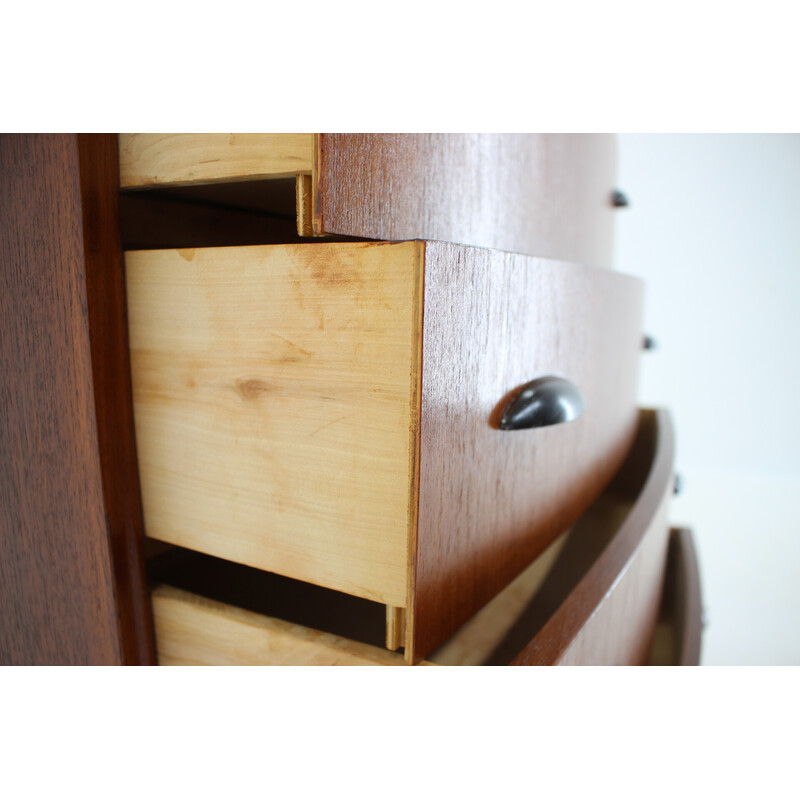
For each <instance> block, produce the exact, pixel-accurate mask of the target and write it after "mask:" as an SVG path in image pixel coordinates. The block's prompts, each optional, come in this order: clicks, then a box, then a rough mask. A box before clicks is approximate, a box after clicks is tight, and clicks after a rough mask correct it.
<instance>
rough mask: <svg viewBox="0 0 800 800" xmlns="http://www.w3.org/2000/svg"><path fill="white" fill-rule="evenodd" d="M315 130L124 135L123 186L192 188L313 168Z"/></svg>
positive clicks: (290, 174) (121, 148)
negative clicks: (199, 185) (303, 131)
mask: <svg viewBox="0 0 800 800" xmlns="http://www.w3.org/2000/svg"><path fill="white" fill-rule="evenodd" d="M313 154H314V134H313V133H121V134H119V169H120V184H121V186H122V188H123V189H131V188H135V187H145V186H188V185H191V184H200V183H221V182H223V181H225V182H231V181H254V180H263V179H266V178H289V177H293V176H295V175H297V174H300V173H306V172H310V171H311V168H312V162H313Z"/></svg>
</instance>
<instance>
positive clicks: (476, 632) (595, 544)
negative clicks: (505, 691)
mask: <svg viewBox="0 0 800 800" xmlns="http://www.w3.org/2000/svg"><path fill="white" fill-rule="evenodd" d="M672 450H673V447H672V432H671V426H670V422H669V418H668V415H667V414H666V413H664V412H655V413H654V412H642V415H641V418H640V425H639V430H638V435H637V439H636V441H635V443H634V446H633V448H632V451H631V453H630V455H629V457H628V459H627V460H626V462H625V464H624V465H623V468H622V469H621V470H620V472H619V473H618V475H617V476H616V477H615V479H614V480H613V482H612V483H611V485H610V486H609V487H608V488H607V489H606V491H605V492H604V493H603V494H602V495H601V496H600V497H599V498H598V499H597V500H596V501H595V503H593V504H592V506H591V507H590V508H589V509H588V511H587V512H586V513H585V514H584V515H583V516H582V517H581V519H580V520H579V521H578V523H577V524H576V525H574V526H573V527H572V528H571V529H570V530H568V531H566V532H564V533H562V534H561V535H560V536H559V537H558V538H557V539H556V541H555V542H554V543H553V544H552V545H551V546H550V547H549V548H548V549H547V550H546V551H545V552H544V553H543V554H542V555H541V556H540V557H539V558H538V559H536V560H535V561H534V562H533V564H531V565H530V566H529V567H527V568H526V569H525V570H524V571H523V572H522V574H521V575H519V576H518V577H517V578H516V579H515V580H514V581H513V582H512V583H511V584H510V585H509V586H508V587H506V588H505V589H504V590H503V591H502V592H500V593H499V594H498V595H497V596H496V597H495V598H494V599H493V600H492V601H491V602H490V603H489V604H487V605H486V606H485V607H484V608H483V609H481V611H480V612H479V613H478V614H476V615H475V616H474V617H473V618H472V619H470V620H469V621H468V622H467V623H466V624H465V625H463V626H462V627H461V628H460V629H459V630H458V631H457V632H456V633H455V634H454V635H453V636H452V637H450V639H449V640H448V641H447V642H446V643H445V644H443V645H442V646H441V647H440V648H438V649H437V650H436V651H435V652H433V653H432V654H431V655H430V657H429V661H428V663H432V664H442V665H453V666H457V665H479V664H509V663H514V664H530V663H535V664H636V663H643V662H644V661H645V660H646V659H647V654H648V651H650V647H651V642H652V640H653V634H654V631H655V627H656V619H657V616H658V608H659V604H660V601H661V596H662V595H661V587H662V583H663V578H664V570H665V565H666V555H667V548H666V544H667V522H666V512H667V506H668V501H669V495H670V493H671V486H672ZM189 557H190V558H194V560H195V561H200V562H202V561H203V559H202V557H199V556H189ZM204 572H205V575H204V574H203V573H204ZM173 574H174V577H175V578H176V581H175V583H176V584H177V585H174V586H173V585H166V584H164V585H160V586H158V587H157V588H156V589H155V590H154V592H153V611H154V619H155V627H156V636H157V645H158V652H159V661H160V663H162V664H316V665H337V664H344V665H360V664H365V665H400V664H402V663H404V660H403V658H402V657H401V656H399V655H397V654H395V653H390V652H387V651H386V650H385V649H382V648H381V647H380V641H379V640H380V636H379V634H378V632H377V631H376V626H375V625H374V624H373V623H371V622H370V620H369V616H370V610H369V608H366V607H365V606H364V605H358V604H357V603H355V602H348V601H347V600H346V598H344V597H337V596H335V594H334V595H332V596H328V597H325V596H322V595H319V594H317V596H315V595H314V592H315V591H316V590H314V589H313V587H308V585H305V587H306V588H305V589H304V588H303V586H300V585H298V586H289V587H288V588H287V587H284V588H283V591H281V586H280V583H279V582H277V581H276V580H275V579H269V578H267V576H266V575H265V574H263V573H260V574H256V573H255V571H253V573H251V575H250V579H251V580H252V581H253V582H254V583H253V586H252V588H251V591H249V593H244V594H242V593H240V594H239V595H238V596H237V597H235V598H234V597H233V596H232V594H231V590H230V587H231V586H234V585H236V586H242V585H244V584H246V583H247V580H248V578H247V576H246V575H245V576H244V579H243V580H242V579H240V580H236V581H232V580H230V578H231V577H232V573H231V571H230V568H224V572H221V573H217V574H216V579H217V580H216V582H214V580H210V579H209V577H211V578H213V577H214V575H213V573H211V572H210V570H209V569H208V567H204V566H203V565H202V564H200V565H199V568H197V569H194V570H192V569H189V570H187V569H185V568H184V569H182V570H173ZM187 575H189V576H192V575H193V577H189V578H188V579H187ZM162 578H163V579H165V580H166V581H170V573H169V571H166V572H165V573H163V575H162ZM226 586H227V587H228V588H227V589H226V588H225V587H226ZM187 589H188V590H191V591H188V590H187ZM198 592H200V593H202V592H205V593H206V594H208V595H212V597H206V596H202V594H199V593H198ZM281 594H282V595H283V597H279V595H281ZM264 598H271V599H269V600H265V599H264ZM234 600H235V601H236V602H238V603H241V604H243V605H245V606H247V605H249V606H250V608H242V607H236V606H235V605H232V604H231V602H230V601H234ZM248 600H249V601H250V602H249V603H248ZM337 604H338V606H339V614H338V617H337V618H336V620H335V621H334V620H332V618H331V617H330V615H329V614H327V612H329V610H330V609H331V607H332V606H336V605H337ZM254 608H259V609H261V610H262V611H263V610H264V609H266V610H267V613H255V612H254V611H253V609H254ZM300 609H303V610H302V611H301V610H300ZM282 610H283V612H286V613H285V614H284V616H289V617H290V618H288V619H283V618H281V613H282ZM657 649H658V648H656V650H657ZM662 649H663V648H662ZM653 652H656V651H653Z"/></svg>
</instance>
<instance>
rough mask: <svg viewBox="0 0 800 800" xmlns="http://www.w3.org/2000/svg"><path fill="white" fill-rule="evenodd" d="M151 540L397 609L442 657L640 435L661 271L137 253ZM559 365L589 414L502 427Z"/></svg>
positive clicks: (410, 644)
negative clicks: (647, 314) (511, 402)
mask: <svg viewBox="0 0 800 800" xmlns="http://www.w3.org/2000/svg"><path fill="white" fill-rule="evenodd" d="M126 267H127V287H128V303H129V325H130V342H131V361H132V376H133V389H134V411H135V418H136V436H137V447H138V452H139V464H140V472H141V480H142V498H143V505H144V516H145V525H146V529H147V533H148V535H149V536H150V537H153V538H155V539H159V540H162V541H164V542H169V543H172V544H176V545H179V546H182V547H185V548H189V549H192V550H196V551H199V552H202V553H208V554H211V555H214V556H217V557H220V558H223V559H227V560H230V561H233V562H237V563H240V564H246V565H249V566H252V567H256V568H258V569H261V570H266V571H269V572H274V573H278V574H281V575H286V576H289V577H291V578H295V579H299V580H302V581H307V582H309V583H313V584H317V585H319V586H324V587H328V588H331V589H335V590H338V591H341V592H345V593H347V594H350V595H354V596H357V597H361V598H364V599H367V600H370V601H374V602H378V603H381V604H384V605H385V606H386V607H387V614H388V616H389V618H391V619H392V620H393V623H392V625H393V626H394V627H395V628H396V629H397V630H399V631H400V633H399V634H398V635H397V637H396V638H397V644H402V645H403V646H405V651H406V657H407V658H408V659H409V660H412V661H419V660H420V659H422V658H424V657H425V656H426V655H427V654H429V653H430V652H432V651H433V650H434V649H435V648H436V647H437V646H439V645H440V644H441V643H442V642H443V641H444V640H445V639H447V638H448V637H449V636H450V635H451V634H452V633H453V632H454V631H455V630H456V629H458V628H459V626H461V625H462V624H463V623H464V622H465V621H466V620H467V619H469V618H470V617H471V616H472V615H473V614H474V613H475V612H476V611H477V610H478V609H479V608H481V607H482V606H483V605H485V604H486V603H487V602H488V601H489V600H490V599H491V598H492V597H493V596H494V595H496V594H497V593H498V592H499V591H500V590H502V589H503V588H504V587H505V586H506V585H507V584H508V583H509V582H510V581H512V580H513V579H514V578H515V577H516V576H517V575H518V574H519V573H520V572H521V571H522V570H523V569H524V568H525V567H526V565H528V564H530V563H531V561H532V560H534V559H535V558H536V557H537V556H538V555H539V554H541V553H542V552H543V551H544V550H545V548H547V547H548V546H549V545H550V544H551V543H552V542H553V541H554V540H555V538H556V537H557V536H558V534H559V533H560V532H561V531H563V530H564V529H565V528H566V527H568V526H569V525H571V524H572V523H573V522H574V521H575V520H576V519H577V518H578V517H579V516H580V515H581V514H582V513H583V512H584V511H585V510H586V509H587V508H588V506H589V505H590V504H591V503H592V502H593V501H594V500H595V498H596V497H597V496H598V495H599V493H600V492H601V491H602V489H603V488H604V487H605V485H606V484H607V483H608V481H609V480H610V479H611V477H612V476H613V475H614V474H615V472H616V471H617V469H618V468H619V466H620V464H621V463H622V461H623V459H624V457H625V455H626V453H627V451H628V449H629V446H630V444H631V441H632V438H633V435H634V431H635V427H636V410H635V391H636V373H637V363H638V356H639V350H640V342H641V328H640V319H641V285H640V283H639V282H638V281H637V280H635V279H632V278H629V277H627V276H623V275H619V274H617V273H612V272H607V271H600V270H592V269H588V268H584V267H581V266H577V265H571V264H566V263H560V262H552V261H546V260H543V259H536V258H532V257H529V256H521V255H515V254H510V253H504V252H500V251H490V250H483V249H478V248H470V247H465V246H460V245H453V244H445V243H441V242H402V243H395V244H389V243H361V242H360V243H314V244H291V245H269V246H257V247H241V248H199V249H196V250H188V251H187V250H183V251H177V250H170V251H147V252H146V251H139V252H130V253H128V254H127V255H126ZM547 375H558V376H561V377H563V378H566V379H568V380H569V381H571V382H572V383H573V384H574V385H575V386H577V387H578V388H579V390H580V392H581V393H582V395H583V398H584V401H585V411H584V413H583V414H582V415H581V416H580V417H579V418H578V419H577V420H575V421H573V422H569V423H566V424H562V425H555V426H552V427H546V428H539V429H534V430H516V431H504V430H499V428H498V426H497V418H498V411H499V409H500V408H501V407H502V402H503V400H504V398H508V396H509V395H510V393H512V392H514V391H515V390H516V389H518V388H519V387H520V386H522V385H523V384H526V383H527V382H528V381H530V380H532V379H535V378H538V377H542V376H547Z"/></svg>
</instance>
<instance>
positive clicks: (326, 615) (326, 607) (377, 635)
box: [147, 540, 386, 648]
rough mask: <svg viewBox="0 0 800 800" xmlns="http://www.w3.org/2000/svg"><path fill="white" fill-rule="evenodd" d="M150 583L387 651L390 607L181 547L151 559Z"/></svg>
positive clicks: (149, 567)
mask: <svg viewBox="0 0 800 800" xmlns="http://www.w3.org/2000/svg"><path fill="white" fill-rule="evenodd" d="M150 541H153V540H150ZM147 577H148V581H149V582H150V584H151V586H152V585H158V584H167V585H168V586H173V587H175V588H177V589H183V590H184V591H187V592H191V593H193V594H197V595H200V596H202V597H205V598H208V599H211V600H216V601H217V602H220V603H225V604H227V605H231V606H236V607H237V608H241V609H244V610H246V611H252V612H255V613H257V614H264V615H266V616H269V617H275V618H276V619H280V620H284V621H285V622H291V623H294V624H297V625H303V626H305V627H307V628H313V629H315V630H319V631H324V632H325V633H331V634H334V635H336V636H342V637H345V638H347V639H353V640H355V641H358V642H363V643H365V644H370V645H374V646H376V647H381V648H383V647H384V645H385V634H386V606H384V605H383V604H381V603H375V602H373V601H371V600H364V599H362V598H360V597H355V596H353V595H348V594H344V593H343V592H337V591H335V590H334V589H326V588H324V587H322V586H315V585H314V584H310V583H304V582H303V581H298V580H294V579H292V578H287V577H284V576H282V575H276V574H274V573H271V572H264V571H262V570H259V569H255V568H254V567H248V566H245V565H243V564H236V563H234V562H232V561H226V560H224V559H222V558H216V557H214V556H209V555H205V554H204V553H198V552H195V551H193V550H187V549H184V548H181V547H174V548H171V549H169V550H167V551H165V552H162V553H160V554H158V555H155V556H153V557H151V558H150V559H148V562H147Z"/></svg>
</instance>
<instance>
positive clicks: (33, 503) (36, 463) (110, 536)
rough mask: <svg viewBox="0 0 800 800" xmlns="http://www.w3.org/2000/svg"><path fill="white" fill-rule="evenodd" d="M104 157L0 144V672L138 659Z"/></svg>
mask: <svg viewBox="0 0 800 800" xmlns="http://www.w3.org/2000/svg"><path fill="white" fill-rule="evenodd" d="M115 159H116V145H115V141H114V137H102V136H88V137H84V136H75V135H41V136H40V135H36V136H32V135H4V136H2V137H0V176H2V180H1V181H0V211H2V213H1V214H0V218H2V220H3V224H2V227H1V228H0V258H2V262H1V264H0V280H1V281H2V291H0V357H2V375H3V381H2V384H0V500H1V502H0V533H1V535H2V538H1V539H0V661H2V663H5V664H120V663H152V661H153V659H152V644H151V642H152V636H149V637H148V635H147V631H148V630H149V628H150V621H149V612H148V611H147V603H146V596H145V595H144V594H143V591H144V584H143V581H142V580H141V578H142V570H141V567H142V564H141V562H139V563H137V562H136V558H135V554H136V546H135V545H133V544H132V541H133V539H134V538H135V537H136V536H138V530H139V528H138V526H139V525H140V522H141V515H140V512H139V509H138V489H137V485H136V469H135V449H134V448H133V442H132V440H129V438H128V437H129V434H130V432H132V430H133V429H132V418H131V416H130V399H129V384H128V387H127V393H128V400H127V408H126V404H125V394H126V388H125V382H126V380H127V381H129V377H127V378H126V371H127V354H126V341H125V339H124V338H123V336H124V298H123V301H122V302H121V303H120V295H119V291H120V290H121V288H122V287H123V286H124V283H123V278H122V274H121V272H120V271H119V270H120V268H121V258H120V248H119V236H118V232H117V220H116V206H115V203H114V198H115V196H116V190H117V186H116V185H115V176H116V174H117V173H116V167H115ZM93 362H94V363H93Z"/></svg>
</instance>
